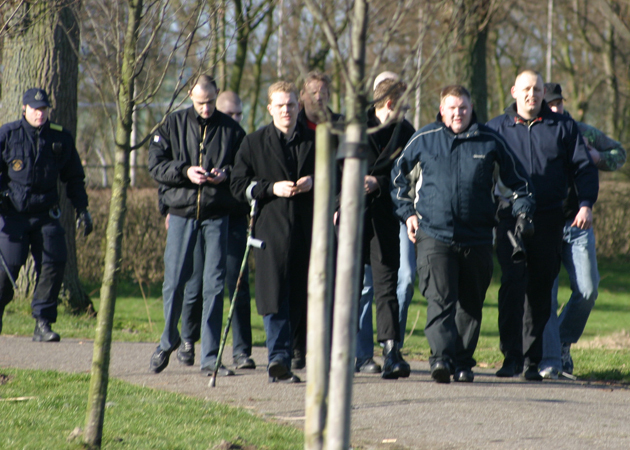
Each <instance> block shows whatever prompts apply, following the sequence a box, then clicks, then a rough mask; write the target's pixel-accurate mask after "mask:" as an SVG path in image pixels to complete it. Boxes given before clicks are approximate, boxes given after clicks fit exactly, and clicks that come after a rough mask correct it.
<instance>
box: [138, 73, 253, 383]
mask: <svg viewBox="0 0 630 450" xmlns="http://www.w3.org/2000/svg"><path fill="white" fill-rule="evenodd" d="M189 95H190V99H191V100H192V102H193V106H192V107H190V108H187V109H184V110H180V111H176V112H174V113H172V114H171V115H169V116H168V117H167V118H166V121H165V123H164V125H162V127H160V129H159V130H158V132H157V133H155V135H154V136H153V139H152V140H151V144H150V146H149V164H148V165H149V172H150V173H151V176H152V177H153V178H154V179H155V180H156V181H157V182H159V183H160V193H161V202H162V204H163V205H164V207H165V208H166V211H165V212H166V213H168V214H170V218H169V227H168V236H167V240H166V249H165V251H164V285H163V288H162V296H163V301H164V320H165V324H164V332H163V333H162V338H161V340H160V345H158V347H157V349H156V350H155V352H154V353H153V356H152V357H151V363H150V370H151V371H152V372H155V373H159V372H161V371H162V370H164V369H165V368H166V366H167V365H168V361H169V356H170V354H171V352H173V350H175V349H177V347H178V346H179V345H180V342H181V338H180V335H179V332H178V330H177V323H178V322H179V319H180V316H181V312H182V302H183V296H184V288H185V286H186V283H187V281H188V280H189V279H190V277H191V275H192V273H193V271H194V264H201V265H203V309H202V322H201V370H202V373H204V374H208V375H209V374H211V373H212V372H213V370H214V366H215V364H216V359H217V354H218V351H219V344H220V339H221V329H222V322H223V285H224V280H225V260H226V254H227V230H228V214H229V213H230V212H231V211H232V209H233V208H234V205H235V200H234V198H233V197H232V195H231V193H230V189H229V176H230V172H231V168H232V164H233V162H234V154H235V152H236V150H237V149H238V147H239V145H240V143H241V141H242V140H243V137H244V136H245V132H244V131H243V129H242V128H241V127H240V126H239V125H238V124H237V123H236V122H235V121H234V120H232V119H231V118H230V117H229V116H227V115H226V114H223V113H221V112H219V111H218V110H216V107H215V102H216V99H217V87H216V83H215V81H214V79H212V77H210V76H207V75H201V76H200V77H199V78H198V79H197V81H196V82H195V84H194V85H193V88H192V89H191V90H190V91H189ZM198 241H201V242H202V244H203V246H202V252H201V255H200V256H201V257H198V258H197V257H193V255H194V253H195V252H194V249H195V245H196V243H197V242H198ZM233 374H234V373H233V372H232V371H231V370H229V369H227V368H225V367H220V368H219V371H218V375H219V376H227V375H233Z"/></svg>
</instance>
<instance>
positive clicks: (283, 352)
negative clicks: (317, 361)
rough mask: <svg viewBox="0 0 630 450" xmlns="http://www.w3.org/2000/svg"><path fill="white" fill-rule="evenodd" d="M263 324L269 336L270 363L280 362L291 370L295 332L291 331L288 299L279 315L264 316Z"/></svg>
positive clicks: (282, 305) (281, 307) (280, 309)
mask: <svg viewBox="0 0 630 450" xmlns="http://www.w3.org/2000/svg"><path fill="white" fill-rule="evenodd" d="M263 324H264V326H265V334H266V335H267V352H268V355H269V356H268V361H269V363H271V362H273V361H278V362H280V363H282V364H284V365H285V366H286V367H289V368H290V367H291V353H292V349H293V332H292V331H291V321H290V313H289V298H288V297H286V298H285V299H284V301H283V302H282V304H281V305H280V308H279V309H278V312H277V313H275V314H267V315H265V316H263Z"/></svg>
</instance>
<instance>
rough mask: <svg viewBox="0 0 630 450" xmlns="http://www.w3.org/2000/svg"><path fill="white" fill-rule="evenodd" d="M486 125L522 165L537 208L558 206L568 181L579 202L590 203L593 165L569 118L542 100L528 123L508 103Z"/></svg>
mask: <svg viewBox="0 0 630 450" xmlns="http://www.w3.org/2000/svg"><path fill="white" fill-rule="evenodd" d="M488 126H489V127H490V128H492V129H493V130H496V131H497V132H498V133H499V134H500V135H501V136H503V138H504V139H505V140H506V141H507V143H508V144H509V146H510V148H511V149H512V150H513V151H514V154H515V156H516V157H517V158H518V160H519V161H520V162H521V164H522V165H523V167H525V170H526V171H527V173H528V174H529V176H530V178H531V180H532V184H533V185H534V192H535V194H536V210H537V211H539V212H541V211H546V210H551V209H555V208H562V201H563V200H564V199H565V198H566V197H567V192H568V187H569V186H570V184H572V183H574V185H575V188H576V191H577V194H578V201H579V206H580V207H582V206H588V207H591V208H592V207H593V204H594V203H595V201H597V194H598V192H599V179H598V174H597V167H595V165H594V164H593V161H592V160H591V157H590V156H589V154H588V151H587V149H586V145H584V141H583V139H582V135H581V134H580V131H579V130H578V127H577V124H576V123H575V121H574V120H573V119H571V118H570V117H567V116H564V115H562V114H556V113H554V112H553V111H552V110H551V109H550V108H549V106H547V103H546V102H545V101H544V100H543V103H542V107H541V110H540V114H539V116H538V117H537V118H536V119H534V120H533V121H531V122H530V123H527V122H526V121H525V120H523V119H522V118H521V117H519V116H518V115H517V114H516V104H512V105H510V106H508V107H507V108H506V109H505V114H502V115H500V116H498V117H495V118H494V119H492V120H491V121H490V122H488Z"/></svg>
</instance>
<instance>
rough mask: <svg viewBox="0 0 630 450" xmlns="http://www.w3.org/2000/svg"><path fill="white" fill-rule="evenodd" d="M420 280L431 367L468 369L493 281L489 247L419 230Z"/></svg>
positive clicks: (471, 364)
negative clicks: (439, 364)
mask: <svg viewBox="0 0 630 450" xmlns="http://www.w3.org/2000/svg"><path fill="white" fill-rule="evenodd" d="M417 250H418V252H417V253H418V261H417V262H418V278H419V284H420V292H421V293H422V295H423V296H424V297H425V298H426V299H427V324H426V327H425V335H426V337H427V340H428V341H429V345H430V346H431V356H430V357H429V362H430V363H431V365H433V364H435V363H436V362H437V361H445V362H447V363H448V364H449V365H450V366H451V368H452V369H464V368H472V367H474V366H475V364H476V361H475V359H474V358H473V354H474V353H475V349H476V348H477V341H478V340H479V330H480V327H481V316H482V308H483V302H484V300H485V297H486V291H487V290H488V286H489V285H490V281H491V279H492V246H491V245H476V246H470V247H460V246H456V245H451V244H447V243H445V242H441V241H438V240H437V239H433V238H431V237H429V236H427V234H426V233H424V232H423V231H421V230H420V231H419V232H418V241H417Z"/></svg>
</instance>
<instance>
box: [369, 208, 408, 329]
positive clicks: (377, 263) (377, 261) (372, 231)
mask: <svg viewBox="0 0 630 450" xmlns="http://www.w3.org/2000/svg"><path fill="white" fill-rule="evenodd" d="M372 214H373V213H372V212H371V214H366V219H367V220H366V221H365V230H364V233H365V236H364V246H363V252H364V257H363V260H364V262H365V263H366V264H370V265H371V266H372V286H373V288H374V304H375V306H376V339H377V340H378V341H379V342H385V341H389V340H394V341H397V342H398V341H400V322H399V320H398V316H399V312H398V296H397V295H396V289H398V267H399V265H400V242H399V241H398V231H399V225H398V221H397V219H394V218H392V220H391V221H389V222H391V226H389V227H386V225H389V223H384V221H383V217H378V218H376V220H380V223H378V224H377V223H375V219H372V218H371V215H372ZM388 231H389V233H388ZM388 243H391V245H387V244H388ZM361 267H362V270H361V277H360V279H361V280H363V271H364V265H363V264H362V265H361Z"/></svg>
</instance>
